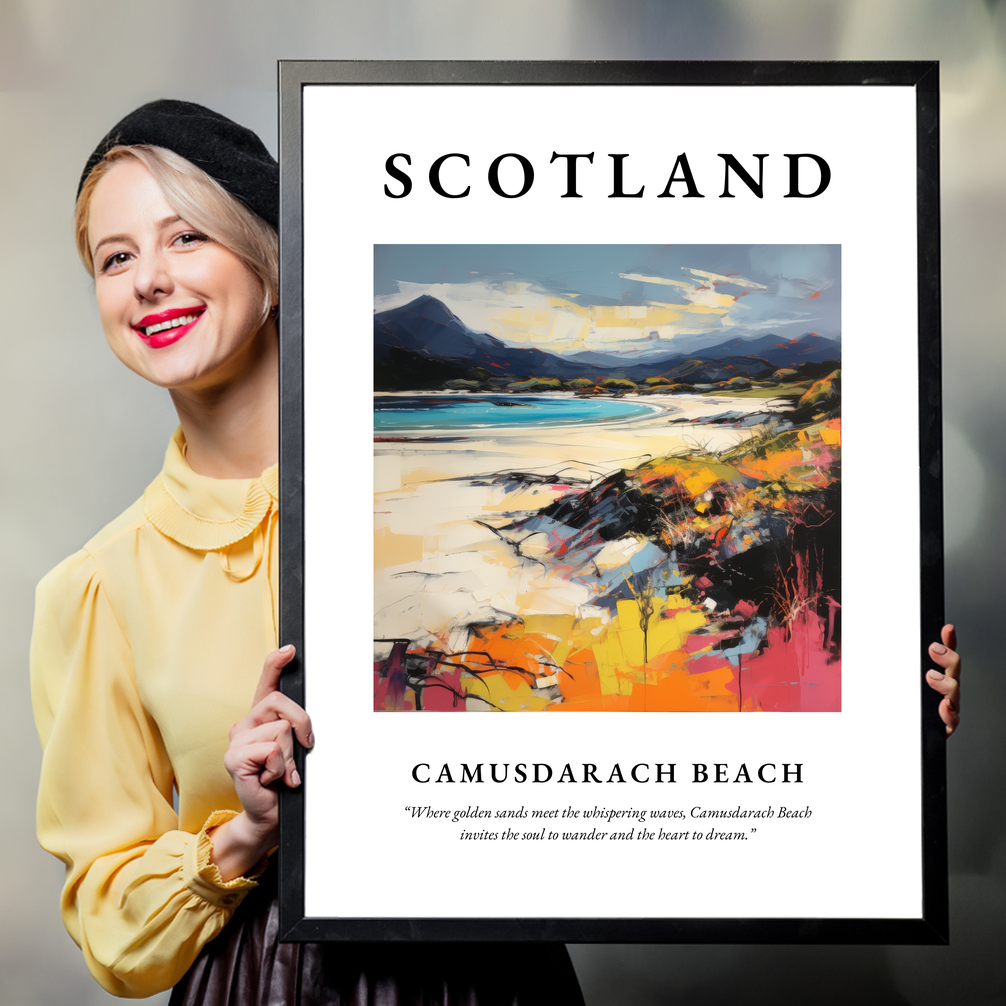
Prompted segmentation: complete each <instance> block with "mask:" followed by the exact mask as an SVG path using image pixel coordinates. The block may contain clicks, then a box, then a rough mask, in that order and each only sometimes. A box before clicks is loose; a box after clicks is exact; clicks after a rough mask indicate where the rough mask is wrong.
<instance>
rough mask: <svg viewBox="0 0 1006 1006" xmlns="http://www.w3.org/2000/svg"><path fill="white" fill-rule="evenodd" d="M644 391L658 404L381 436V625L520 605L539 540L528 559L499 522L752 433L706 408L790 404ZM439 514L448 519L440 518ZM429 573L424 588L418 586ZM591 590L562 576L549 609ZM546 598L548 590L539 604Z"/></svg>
mask: <svg viewBox="0 0 1006 1006" xmlns="http://www.w3.org/2000/svg"><path fill="white" fill-rule="evenodd" d="M564 397H565V396H564ZM641 401H642V402H643V403H644V404H646V405H647V406H650V407H652V408H653V412H652V413H651V414H649V415H643V416H641V417H630V418H627V419H623V420H612V421H610V422H605V423H597V424H593V425H583V426H581V425H576V426H553V427H541V428H535V429H533V430H528V429H527V428H525V427H486V428H485V429H483V430H480V431H478V432H475V433H472V434H470V435H468V436H466V437H465V438H464V439H461V440H457V439H453V438H454V437H456V436H457V431H439V432H438V431H435V430H424V431H423V434H422V437H421V438H420V439H412V438H409V439H406V437H404V436H403V437H398V436H395V437H393V438H384V439H383V440H377V441H375V444H374V495H375V498H374V578H375V584H374V596H375V609H376V616H375V624H374V630H375V637H383V638H398V637H406V636H407V637H409V638H412V639H413V640H416V641H422V642H430V641H432V640H433V639H434V638H435V637H436V636H437V635H438V634H439V633H440V632H442V631H443V629H444V628H445V627H446V626H447V625H448V623H449V622H450V621H451V620H453V619H456V618H458V617H459V616H462V617H463V618H465V619H468V620H470V619H472V618H473V617H477V615H478V611H479V609H480V608H481V609H482V612H483V614H484V615H485V617H486V618H489V617H499V615H500V614H501V613H507V614H511V615H516V614H517V613H518V611H519V610H520V607H519V605H518V599H521V600H522V601H526V600H527V599H528V598H529V596H530V595H531V594H532V593H538V594H540V593H541V590H540V589H539V590H538V591H533V590H532V589H531V588H532V583H531V582H530V581H531V580H533V579H534V577H535V574H536V572H537V571H538V567H537V566H536V565H535V563H534V561H533V555H534V551H535V543H533V542H530V543H528V544H527V545H526V546H525V547H524V548H523V549H521V551H522V552H523V553H524V554H525V555H526V556H527V560H528V561H524V562H522V561H521V560H520V557H519V556H517V555H515V554H514V550H513V548H512V547H510V546H508V545H507V544H506V541H505V540H504V539H502V538H500V537H499V535H497V534H494V533H493V531H491V530H490V528H492V527H495V528H502V527H503V526H505V525H506V524H508V523H509V522H510V521H511V520H512V519H513V518H514V517H515V516H518V515H525V514H527V513H530V512H533V511H536V510H540V509H542V508H543V507H545V506H548V504H550V503H552V502H553V501H554V500H556V499H557V498H559V497H560V496H562V495H563V494H565V493H567V492H569V490H570V488H571V487H572V486H574V485H579V484H582V483H584V482H588V483H589V482H595V481H597V480H598V479H600V478H603V477H604V476H606V475H610V474H611V473H612V472H616V471H619V470H621V469H631V468H635V467H637V466H638V465H640V464H642V463H643V462H645V461H649V460H652V459H654V458H659V457H665V456H669V455H681V454H687V453H690V452H693V451H696V450H702V451H705V452H709V453H718V452H720V451H722V450H725V449H727V448H729V447H732V446H734V445H736V444H739V443H742V442H743V441H744V440H746V439H747V438H749V437H750V436H752V435H753V434H754V433H755V432H756V428H750V427H749V428H739V427H737V426H734V425H708V424H705V423H703V421H702V420H703V419H708V418H710V417H713V416H719V415H722V414H723V413H724V412H728V411H729V412H736V413H742V414H743V413H754V412H765V411H768V410H769V409H770V408H772V407H773V405H774V407H775V408H777V409H779V408H780V407H781V406H782V403H781V402H775V403H772V402H771V401H770V402H769V403H768V405H767V404H766V400H765V399H751V398H723V397H718V398H705V397H702V396H699V395H684V396H670V395H667V396H664V395H660V396H655V395H650V396H647V397H646V398H645V399H641ZM781 414H782V413H781V412H780V415H781ZM411 436H412V437H414V436H415V435H414V434H413V435H411ZM507 473H521V474H527V475H532V476H538V477H540V478H541V479H542V480H543V481H542V482H540V483H537V484H531V485H528V484H517V485H514V484H513V483H514V481H517V480H515V479H511V480H507V479H501V478H499V476H500V475H501V474H507ZM431 514H437V515H438V517H439V519H438V520H437V521H436V522H431V520H430V515H431ZM472 553H479V560H480V561H478V562H472ZM419 580H422V581H423V587H422V591H423V596H421V597H417V596H415V595H416V590H417V587H418V586H419V584H418V582H417V581H419ZM472 580H476V581H477V582H475V583H471V584H470V586H471V607H470V608H469V610H468V611H464V612H462V611H459V610H458V608H457V606H456V602H457V600H458V594H459V591H460V594H461V595H464V594H465V593H466V590H465V586H466V585H467V584H469V583H470V581H472ZM542 586H544V585H542ZM581 594H582V591H579V590H577V589H576V588H575V587H574V586H573V585H569V586H568V588H567V589H562V587H561V586H560V585H558V584H553V585H552V588H551V589H550V590H548V592H547V596H548V598H549V603H548V605H547V608H548V612H547V613H550V614H551V613H556V612H557V611H558V610H561V609H562V608H563V607H569V608H570V609H572V608H575V607H576V606H577V603H580V604H582V603H583V602H584V600H585V598H583V597H582V596H581ZM559 595H562V597H560V596H559ZM448 598H450V600H447V599H448ZM564 602H565V603H564ZM543 605H544V600H543V599H542V598H539V599H538V601H537V604H536V607H539V608H540V607H542V606H543ZM438 609H439V610H438ZM529 613H532V614H541V613H544V612H541V611H533V612H529ZM424 634H425V635H427V637H428V638H427V639H422V638H421V637H422V636H423V635H424Z"/></svg>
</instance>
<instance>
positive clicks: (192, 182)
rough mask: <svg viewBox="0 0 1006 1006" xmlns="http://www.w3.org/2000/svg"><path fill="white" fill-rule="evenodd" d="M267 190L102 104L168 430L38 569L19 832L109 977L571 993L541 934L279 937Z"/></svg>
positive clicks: (245, 148)
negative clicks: (97, 525) (430, 939)
mask: <svg viewBox="0 0 1006 1006" xmlns="http://www.w3.org/2000/svg"><path fill="white" fill-rule="evenodd" d="M277 189H278V182H277V169H276V163H275V161H273V159H272V158H271V157H270V156H269V154H268V152H267V151H266V150H265V148H264V146H263V145H262V144H261V142H260V141H259V140H258V138H257V137H256V136H255V135H254V134H253V133H251V132H250V131H248V130H246V129H243V128H242V127H240V126H238V125H236V124H235V123H233V122H231V121H230V120H228V119H226V118H224V117H222V116H219V115H216V114H215V113H213V112H211V111H209V110H208V109H205V108H201V107H200V106H197V105H191V104H188V103H186V102H175V101H160V102H154V103H152V104H150V105H146V106H144V107H143V108H141V109H138V110H137V111H136V112H134V113H132V114H131V115H129V116H127V117H126V118H125V119H123V120H122V122H120V123H119V124H118V125H117V126H116V127H115V128H114V129H113V130H112V131H111V132H110V133H109V134H108V136H106V137H105V139H104V140H103V141H102V143H101V144H100V145H99V147H98V149H97V150H96V151H95V153H94V154H93V155H92V157H91V159H90V160H89V161H88V164H87V166H86V168H85V171H84V175H83V177H82V179H81V186H80V190H79V193H78V202H77V216H76V235H77V245H78V250H79V252H80V255H81V258H82V260H83V262H84V264H85V266H86V267H87V268H88V270H89V271H90V272H91V274H92V276H93V277H94V281H95V292H96V295H97V300H98V307H99V311H100V315H101V320H102V326H103V328H104V331H105V336H106V338H107V340H108V342H109V345H110V346H111V348H112V350H113V351H114V352H115V354H116V355H117V356H118V357H119V359H120V360H122V362H123V363H125V364H126V366H127V367H129V368H130V369H131V370H133V371H135V372H136V373H137V374H139V375H140V376H141V377H144V378H146V379H147V380H149V381H152V382H153V383H155V384H157V385H159V386H161V387H164V388H167V389H168V391H169V393H170V394H171V397H172V400H173V402H174V405H175V408H176V409H177V411H178V417H179V421H180V427H179V430H178V431H177V432H176V433H175V435H174V436H173V437H172V439H171V442H170V444H169V446H168V452H167V455H166V458H165V464H164V469H163V471H162V472H161V474H160V475H159V476H158V477H157V478H156V479H155V480H154V482H152V483H151V485H150V486H149V487H148V488H147V490H146V492H145V493H144V495H143V497H142V499H140V500H139V501H138V502H137V503H136V504H134V505H133V506H132V507H130V508H129V509H128V510H127V511H126V512H125V513H124V514H122V515H121V516H120V517H119V518H117V519H116V520H114V521H113V522H112V523H111V524H109V525H108V526H107V527H106V528H104V529H103V530H102V531H100V532H99V533H98V534H97V535H96V536H95V537H94V538H92V539H91V541H90V542H88V543H87V544H86V545H85V546H84V548H83V549H82V550H81V551H80V552H78V553H76V554H75V555H72V556H70V557H69V558H68V559H67V560H66V561H64V562H63V563H62V564H60V566H58V567H57V568H56V569H55V570H53V572H52V573H50V574H49V575H48V576H47V577H46V578H45V579H44V580H43V581H42V583H41V584H40V585H39V590H38V597H37V606H36V621H35V631H34V635H33V639H32V691H33V701H34V705H35V716H36V721H37V724H38V728H39V733H40V736H41V739H42V743H43V746H44V748H45V754H44V757H43V765H42V780H41V785H40V792H39V804H38V830H39V839H40V841H41V843H42V845H43V846H44V847H45V848H46V849H48V850H49V851H50V852H52V853H53V854H54V855H56V856H58V857H59V858H60V859H61V860H62V861H63V862H64V863H65V864H66V884H65V887H64V890H63V896H62V910H63V918H64V921H65V923H66V926H67V929H68V930H69V932H70V934H71V936H73V938H74V939H75V940H76V941H77V943H78V944H79V945H80V946H81V948H82V950H83V952H84V955H85V959H86V961H87V964H88V967H89V968H90V970H91V972H92V974H93V975H94V976H95V978H96V979H97V980H98V981H99V982H100V983H101V985H102V986H103V987H104V988H106V989H107V990H108V991H110V992H113V993H114V994H116V995H121V996H148V995H152V994H154V993H156V992H159V991H161V990H163V989H167V988H170V987H172V986H176V988H175V992H174V994H173V996H172V1003H177V1004H181V1003H191V1004H196V1003H199V1004H204V1006H211V1004H215V1003H265V1002H268V1003H277V1004H278V1003H283V1004H286V1003H303V1004H305V1006H307V1004H312V1006H313V1004H322V1003H324V1004H330V1003H331V1004H336V1003H343V1002H348V1001H353V1002H357V1001H361V1002H367V1001H372V1000H373V999H374V998H375V997H376V998H378V999H379V1000H380V1001H381V1002H382V1003H383V1004H387V1006H395V1004H399V1003H400V1004H403V1006H404V1004H406V1003H410V1004H411V1003H419V1002H424V1003H427V1004H430V1006H433V1004H436V1003H443V1004H444V1006H447V1004H448V1003H455V1002H465V1003H467V1004H486V1003H497V1002H498V1003H501V1004H506V1006H511V1004H512V1003H514V1002H517V1003H518V1004H520V1006H527V1004H532V1003H549V1004H550V1006H556V1004H577V1003H582V999H581V996H580V991H579V988H578V986H577V984H576V978H575V975H574V973H573V971H572V967H571V965H570V962H569V958H568V956H567V955H566V953H565V950H564V949H563V948H562V947H561V946H558V945H551V944H544V945H541V944H539V945H535V946H533V947H522V946H515V945H512V944H511V945H507V946H505V947H502V948H501V947H492V946H484V945H483V946H479V945H474V946H473V945H468V944H465V945H461V946H457V945H455V946H450V945H427V946H423V945H406V946H402V945H392V944H387V945H382V946H367V945H354V946H352V947H342V946H317V945H306V946H298V945H290V944H282V945H281V944H277V941H276V939H277V931H276V927H277V920H276V910H275V898H274V882H273V873H274V871H272V870H270V869H269V852H270V850H271V849H272V848H273V847H274V846H275V845H276V841H277V794H276V785H280V784H282V785H287V786H294V787H296V786H298V785H300V779H299V777H298V775H297V771H296V768H295V766H294V763H293V757H292V755H293V738H294V736H296V738H297V739H298V740H299V742H300V743H301V744H303V745H305V746H307V747H310V746H312V744H313V736H312V733H311V722H310V718H309V717H308V716H307V714H306V712H305V711H304V710H303V709H301V708H300V707H299V706H297V705H296V704H295V703H293V702H292V701H290V700H289V699H287V698H286V697H285V696H283V695H282V694H281V693H280V692H278V691H277V682H278V679H279V675H280V673H281V671H282V669H283V667H284V666H285V665H286V664H287V663H288V662H289V660H290V659H291V658H292V656H293V651H292V649H291V648H290V647H284V648H283V649H279V650H275V649H274V647H275V645H276V624H277V611H276V601H277V597H276V589H275V586H276V583H277V541H276V525H277V472H276V459H277V432H278V414H277V397H278V395H277V387H278V384H277V375H278V346H277V332H276V323H275V307H276V302H277V281H276V277H277V243H276V233H275V227H276V223H277V219H278V190H277ZM955 645H956V644H955V641H954V640H953V638H952V629H951V627H947V628H946V629H944V634H943V643H942V644H934V645H933V647H932V648H931V651H930V652H931V655H932V656H933V659H934V660H935V661H936V662H937V663H938V664H939V665H940V666H941V667H943V668H944V669H945V670H946V671H947V673H946V675H939V676H938V677H937V676H934V675H937V674H938V672H935V671H934V672H930V683H931V684H932V685H933V687H934V688H937V690H939V691H940V692H942V693H943V694H944V696H945V698H944V700H943V702H942V703H941V707H940V712H941V715H942V717H943V719H944V721H945V722H946V724H947V732H948V734H949V733H950V732H952V730H953V729H954V727H955V726H956V723H957V676H958V673H959V659H958V657H957V655H956V653H955V652H954V647H955ZM270 651H271V652H270ZM263 657H265V663H264V667H262V670H261V674H260V673H259V667H260V666H261V665H262V660H263ZM249 710H250V711H249ZM232 724H234V725H233V726H232ZM173 790H174V791H176V792H177V810H176V809H175V807H174V806H173Z"/></svg>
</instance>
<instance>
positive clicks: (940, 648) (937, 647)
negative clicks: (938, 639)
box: [929, 643, 947, 653]
mask: <svg viewBox="0 0 1006 1006" xmlns="http://www.w3.org/2000/svg"><path fill="white" fill-rule="evenodd" d="M929 649H931V650H932V651H933V653H946V652H947V648H946V647H945V646H944V645H943V644H942V643H933V645H932V646H930V647H929Z"/></svg>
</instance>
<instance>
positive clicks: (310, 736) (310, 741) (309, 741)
mask: <svg viewBox="0 0 1006 1006" xmlns="http://www.w3.org/2000/svg"><path fill="white" fill-rule="evenodd" d="M307 746H308V747H309V748H313V747H314V732H313V731H312V732H311V733H309V734H308V735H307Z"/></svg>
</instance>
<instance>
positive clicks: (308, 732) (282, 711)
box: [239, 692, 314, 748]
mask: <svg viewBox="0 0 1006 1006" xmlns="http://www.w3.org/2000/svg"><path fill="white" fill-rule="evenodd" d="M278 719H282V720H286V721H287V722H288V723H290V725H291V726H292V727H293V728H294V731H295V732H296V734H297V740H299V741H300V742H301V744H303V745H304V747H307V748H310V747H314V731H313V728H312V726H311V717H310V716H308V714H307V713H306V712H305V711H304V707H303V706H300V705H298V704H297V703H296V702H294V701H293V699H291V698H290V696H289V695H284V694H283V693H282V692H270V693H269V694H268V695H266V697H265V698H264V699H262V701H261V702H259V703H258V704H256V705H255V706H253V707H252V710H251V712H249V713H248V715H247V716H245V718H244V719H243V720H242V721H241V723H240V724H239V726H243V727H244V728H245V729H248V728H250V727H254V726H258V725H259V724H260V723H268V722H270V721H272V720H278Z"/></svg>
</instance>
